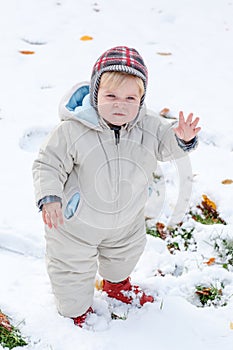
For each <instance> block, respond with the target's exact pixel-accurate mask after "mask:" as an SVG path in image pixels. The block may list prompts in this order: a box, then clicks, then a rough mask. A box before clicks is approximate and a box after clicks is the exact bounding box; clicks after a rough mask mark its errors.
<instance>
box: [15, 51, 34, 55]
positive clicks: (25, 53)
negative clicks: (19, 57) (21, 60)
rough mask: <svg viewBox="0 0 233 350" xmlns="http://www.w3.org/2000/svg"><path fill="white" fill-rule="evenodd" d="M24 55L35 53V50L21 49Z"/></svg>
mask: <svg viewBox="0 0 233 350" xmlns="http://www.w3.org/2000/svg"><path fill="white" fill-rule="evenodd" d="M19 52H20V53H21V54H23V55H34V53H35V51H29V50H21V51H19Z"/></svg>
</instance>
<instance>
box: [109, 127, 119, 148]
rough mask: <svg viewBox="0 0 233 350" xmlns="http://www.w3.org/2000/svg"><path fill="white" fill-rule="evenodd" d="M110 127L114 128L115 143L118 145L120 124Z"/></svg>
mask: <svg viewBox="0 0 233 350" xmlns="http://www.w3.org/2000/svg"><path fill="white" fill-rule="evenodd" d="M111 129H112V130H114V134H115V141H116V145H118V144H119V143H120V130H121V126H119V125H111Z"/></svg>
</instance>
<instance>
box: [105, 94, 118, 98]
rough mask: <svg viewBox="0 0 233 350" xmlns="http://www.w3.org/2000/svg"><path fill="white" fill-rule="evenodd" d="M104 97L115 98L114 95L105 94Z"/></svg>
mask: <svg viewBox="0 0 233 350" xmlns="http://www.w3.org/2000/svg"><path fill="white" fill-rule="evenodd" d="M106 96H107V97H109V98H114V97H116V96H115V95H114V94H107V95H106Z"/></svg>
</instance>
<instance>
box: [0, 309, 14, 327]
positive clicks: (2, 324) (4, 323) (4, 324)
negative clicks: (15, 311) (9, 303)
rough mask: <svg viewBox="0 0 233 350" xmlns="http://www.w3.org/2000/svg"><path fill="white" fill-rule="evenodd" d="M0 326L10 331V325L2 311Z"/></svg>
mask: <svg viewBox="0 0 233 350" xmlns="http://www.w3.org/2000/svg"><path fill="white" fill-rule="evenodd" d="M0 326H2V327H4V328H5V329H7V330H8V331H11V329H12V326H11V324H10V322H9V320H8V318H7V316H6V315H4V314H3V313H2V312H0Z"/></svg>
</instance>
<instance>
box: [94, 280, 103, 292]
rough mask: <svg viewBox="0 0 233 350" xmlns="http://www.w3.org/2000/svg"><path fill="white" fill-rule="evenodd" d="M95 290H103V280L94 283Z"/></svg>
mask: <svg viewBox="0 0 233 350" xmlns="http://www.w3.org/2000/svg"><path fill="white" fill-rule="evenodd" d="M95 288H96V289H97V290H103V280H96V281H95Z"/></svg>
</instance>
